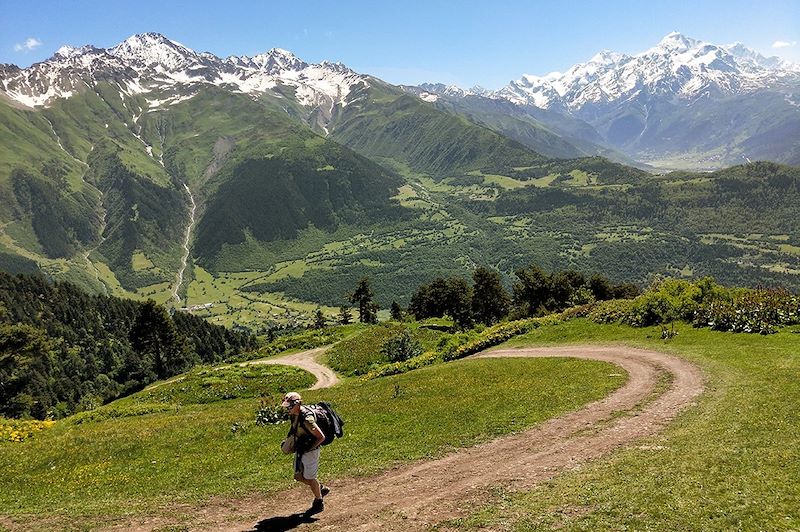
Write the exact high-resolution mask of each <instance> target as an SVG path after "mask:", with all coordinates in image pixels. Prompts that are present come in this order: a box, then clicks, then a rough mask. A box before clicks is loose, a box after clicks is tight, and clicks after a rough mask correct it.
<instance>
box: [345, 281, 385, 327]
mask: <svg viewBox="0 0 800 532" xmlns="http://www.w3.org/2000/svg"><path fill="white" fill-rule="evenodd" d="M374 296H375V294H374V293H373V292H372V288H370V286H369V279H367V278H366V277H364V278H363V279H361V280H360V281H359V282H358V286H357V287H356V290H355V292H353V293H352V294H350V296H349V297H348V300H349V301H350V302H351V303H353V304H356V305H358V321H360V322H361V323H378V305H377V304H376V303H375V302H374V301H373V300H372V298H373V297H374Z"/></svg>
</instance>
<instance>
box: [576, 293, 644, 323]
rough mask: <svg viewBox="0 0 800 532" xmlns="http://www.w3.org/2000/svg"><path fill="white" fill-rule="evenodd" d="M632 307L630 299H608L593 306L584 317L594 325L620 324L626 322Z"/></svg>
mask: <svg viewBox="0 0 800 532" xmlns="http://www.w3.org/2000/svg"><path fill="white" fill-rule="evenodd" d="M632 307H633V300H631V299H609V300H608V301H602V302H599V303H597V304H596V305H594V306H593V307H592V308H591V310H589V313H588V314H587V315H586V317H587V318H588V319H589V320H591V321H593V322H595V323H622V322H624V321H627V317H628V316H629V315H630V312H631V308H632Z"/></svg>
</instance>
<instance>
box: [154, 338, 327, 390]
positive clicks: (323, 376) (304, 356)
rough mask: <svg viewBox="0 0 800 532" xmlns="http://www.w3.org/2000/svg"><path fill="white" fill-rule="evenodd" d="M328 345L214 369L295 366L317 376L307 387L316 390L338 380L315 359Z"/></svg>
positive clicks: (158, 385)
mask: <svg viewBox="0 0 800 532" xmlns="http://www.w3.org/2000/svg"><path fill="white" fill-rule="evenodd" d="M329 347H330V346H329V345H327V346H323V347H317V348H315V349H309V350H307V351H300V352H298V353H292V354H290V355H283V356H279V357H274V358H259V359H257V360H248V361H246V362H238V363H236V364H225V365H223V366H216V367H215V368H214V370H215V371H219V370H223V369H228V368H230V367H233V366H241V367H244V366H258V365H261V364H278V365H281V366H295V367H297V368H301V369H304V370H306V371H308V372H309V373H311V374H312V375H314V376H315V377H316V378H317V382H315V383H314V385H313V386H312V387H311V388H309V389H310V390H317V389H319V388H330V387H331V386H333V385H334V384H337V383H338V382H339V377H337V376H336V373H334V372H333V370H332V369H331V368H329V367H327V366H323V365H322V364H320V363H319V362H317V361H316V358H317V357H318V356H319V355H321V354H322V353H324V352H325V351H326V350H327V349H328V348H329ZM185 378H186V376H185V375H180V376H178V377H172V378H171V379H167V380H165V381H159V382H156V383H154V384H151V385H150V386H147V387H146V388H145V391H147V390H155V389H156V388H158V387H160V386H164V385H165V384H172V383H175V382H180V381H182V380H184V379H185Z"/></svg>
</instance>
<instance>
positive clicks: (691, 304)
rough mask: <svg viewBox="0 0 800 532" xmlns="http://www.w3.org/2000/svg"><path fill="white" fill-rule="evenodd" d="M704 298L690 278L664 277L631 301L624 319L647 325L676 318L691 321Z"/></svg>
mask: <svg viewBox="0 0 800 532" xmlns="http://www.w3.org/2000/svg"><path fill="white" fill-rule="evenodd" d="M702 299H703V290H701V288H700V287H699V286H698V285H696V284H693V283H691V282H689V281H684V280H680V279H666V280H664V281H661V282H659V283H658V284H656V285H654V286H653V287H651V288H650V290H648V291H647V292H645V293H644V294H642V295H641V296H639V297H637V298H636V299H634V300H633V305H632V307H631V309H630V312H629V313H628V316H627V317H626V318H625V320H624V321H625V322H626V323H628V324H630V325H633V326H634V327H647V326H649V325H657V324H659V323H668V322H671V321H675V320H685V321H691V320H692V318H693V317H694V313H695V311H696V310H697V307H698V305H699V304H700V302H701V301H702Z"/></svg>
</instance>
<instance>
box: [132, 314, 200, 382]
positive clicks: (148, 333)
mask: <svg viewBox="0 0 800 532" xmlns="http://www.w3.org/2000/svg"><path fill="white" fill-rule="evenodd" d="M130 341H131V346H133V348H134V350H136V351H137V352H138V353H139V354H140V356H142V357H144V358H145V359H146V360H147V361H148V362H151V363H152V370H153V372H154V373H155V375H156V377H157V378H159V379H164V378H166V377H169V376H172V375H176V374H177V373H180V372H181V371H183V370H184V369H186V368H187V367H188V366H189V364H190V362H191V361H190V356H189V351H188V348H187V345H186V339H185V338H184V337H182V336H180V335H179V334H178V330H177V329H176V328H175V324H174V323H173V322H172V319H170V317H169V315H168V314H167V311H166V310H164V307H162V306H160V305H157V304H156V302H155V301H153V300H152V299H149V300H148V301H147V302H146V303H145V304H144V305H143V306H142V308H141V311H140V312H139V315H138V316H137V317H136V321H135V322H134V324H133V327H132V328H131V332H130Z"/></svg>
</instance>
